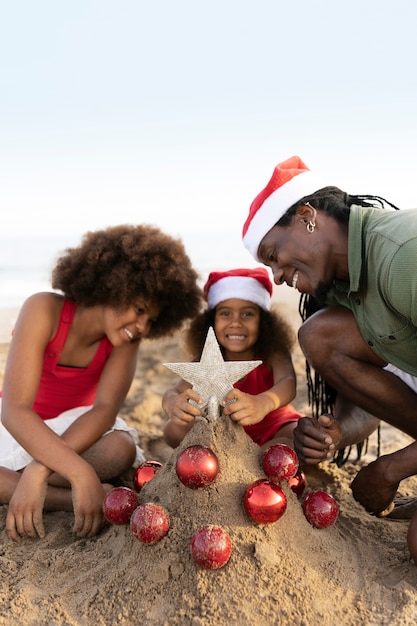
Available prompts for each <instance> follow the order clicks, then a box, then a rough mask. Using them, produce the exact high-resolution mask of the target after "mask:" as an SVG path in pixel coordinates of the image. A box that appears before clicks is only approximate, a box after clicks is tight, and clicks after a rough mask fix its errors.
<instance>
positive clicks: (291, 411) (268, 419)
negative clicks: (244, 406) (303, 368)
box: [233, 363, 302, 446]
mask: <svg viewBox="0 0 417 626" xmlns="http://www.w3.org/2000/svg"><path fill="white" fill-rule="evenodd" d="M273 386H274V376H273V374H272V372H271V370H270V369H269V367H267V365H265V364H264V363H261V365H258V367H256V368H255V369H254V370H252V371H251V372H249V374H246V376H245V378H243V379H242V380H239V381H238V382H237V383H235V384H234V385H233V387H235V388H236V389H240V391H243V392H245V393H250V394H252V395H254V396H255V395H257V394H258V393H262V392H263V391H267V390H268V389H271V387H273ZM300 417H302V415H301V414H300V413H297V411H296V410H295V408H294V407H293V406H292V404H287V405H286V406H283V407H280V408H279V409H275V411H271V413H268V414H267V415H265V417H264V418H263V420H261V421H260V422H258V423H257V424H252V425H251V426H244V427H243V428H244V429H245V432H246V433H247V434H248V435H249V437H250V438H251V439H252V440H253V441H254V442H255V443H257V444H258V445H259V446H262V445H263V444H264V443H266V442H267V441H269V440H270V439H272V437H274V436H275V435H276V433H277V432H278V430H279V429H280V428H281V427H282V426H284V424H288V423H289V422H297V421H298V420H299V419H300Z"/></svg>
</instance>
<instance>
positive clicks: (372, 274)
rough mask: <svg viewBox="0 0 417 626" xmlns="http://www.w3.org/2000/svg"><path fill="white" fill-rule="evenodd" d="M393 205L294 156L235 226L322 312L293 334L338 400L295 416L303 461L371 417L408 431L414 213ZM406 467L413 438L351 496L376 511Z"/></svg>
mask: <svg viewBox="0 0 417 626" xmlns="http://www.w3.org/2000/svg"><path fill="white" fill-rule="evenodd" d="M395 208H396V207H394V206H393V205H392V204H390V203H388V202H387V201H386V200H384V199H383V198H380V197H378V196H369V195H362V196H353V195H349V194H347V193H345V192H344V191H342V190H341V189H339V188H338V187H334V186H329V185H328V183H326V182H323V181H322V180H320V179H319V178H318V177H316V175H315V174H314V173H313V172H312V171H310V170H309V169H308V167H307V166H306V165H305V164H304V163H303V161H302V160H301V159H300V158H299V157H297V156H294V157H291V158H290V159H288V160H287V161H284V162H283V163H280V164H279V165H278V166H277V167H276V168H275V169H274V172H273V174H272V177H271V179H270V181H269V182H268V184H267V186H266V187H265V188H264V189H263V190H262V191H261V193H260V194H259V195H258V196H257V197H256V198H255V200H254V201H253V202H252V204H251V207H250V211H249V215H248V218H247V220H246V222H245V224H244V227H243V242H244V245H245V247H246V248H247V249H248V251H249V252H250V253H251V254H252V256H253V257H254V258H255V259H256V260H257V261H260V262H262V263H264V264H265V265H267V266H269V267H270V268H271V270H272V272H273V275H274V281H275V282H276V283H277V284H278V285H280V284H282V283H284V282H285V283H287V284H288V285H290V286H292V287H293V288H294V289H297V290H298V291H299V292H300V294H302V295H303V297H304V298H308V299H309V298H310V297H313V298H314V299H315V301H316V303H317V308H319V309H320V310H318V311H316V312H315V313H314V314H313V315H312V316H310V317H309V318H308V319H307V320H306V321H305V322H304V323H303V324H302V326H301V328H300V331H299V341H300V345H301V347H302V349H303V351H304V353H305V355H306V358H307V360H308V362H309V363H310V365H311V366H312V367H313V368H314V370H315V371H316V373H318V374H320V375H321V376H322V377H323V379H324V380H325V381H326V382H327V383H328V384H329V385H330V386H331V387H332V388H333V389H334V390H336V393H337V398H336V403H335V411H334V417H333V416H330V415H323V416H319V417H318V419H310V418H304V419H302V420H300V422H299V425H298V427H297V429H296V431H295V433H294V436H295V438H296V449H297V452H298V454H299V456H300V458H301V460H302V461H304V462H306V463H311V464H314V463H319V462H320V461H321V460H324V459H326V458H331V457H332V455H333V453H334V451H335V450H336V449H339V448H341V447H343V446H346V445H351V444H352V443H357V442H359V441H361V440H363V439H364V438H365V437H366V436H367V435H368V434H369V432H371V431H372V430H373V429H374V428H375V427H376V425H377V423H378V421H377V420H378V419H380V420H384V421H386V422H388V423H390V424H392V425H393V426H395V427H397V428H399V429H401V430H402V431H404V432H405V433H407V434H408V435H410V436H412V437H413V438H417V279H416V268H417V210H407V211H397V210H394V209H395ZM381 209H386V210H381ZM348 401H349V402H348ZM352 405H355V406H357V407H360V409H361V410H359V411H358V410H352V411H350V410H347V409H348V407H349V408H350V409H352V408H353V406H352ZM414 474H417V442H416V443H413V444H411V445H410V446H408V447H406V448H404V449H402V450H399V451H398V452H396V453H394V454H390V455H386V456H382V457H379V458H378V459H377V460H376V461H374V462H373V463H371V464H370V465H368V466H367V467H365V468H364V469H362V470H361V471H360V472H359V473H358V475H357V477H356V478H355V480H354V481H353V483H352V490H353V495H354V497H355V499H357V500H358V501H359V502H360V503H361V504H362V505H363V506H364V507H365V508H366V509H367V510H369V511H372V512H374V513H377V514H381V512H382V511H383V510H385V509H387V507H390V508H392V502H393V500H394V496H395V494H396V491H397V488H398V485H399V483H400V481H401V480H402V479H404V478H406V477H408V476H411V475H414ZM416 515H417V513H416ZM413 519H414V522H412V524H413V523H414V525H415V531H414V536H415V537H416V539H415V554H413V552H412V554H413V556H414V557H415V555H417V517H416V516H414V518H413ZM410 528H411V526H410ZM409 534H410V533H409Z"/></svg>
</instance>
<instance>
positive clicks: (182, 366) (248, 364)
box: [164, 327, 262, 409]
mask: <svg viewBox="0 0 417 626" xmlns="http://www.w3.org/2000/svg"><path fill="white" fill-rule="evenodd" d="M261 363H262V361H225V360H224V359H223V356H222V353H221V351H220V346H219V344H218V342H217V339H216V335H215V333H214V330H213V328H212V327H210V328H209V330H208V333H207V338H206V342H205V344H204V348H203V352H202V354H201V360H200V361H197V362H195V363H164V365H165V367H167V368H168V369H170V370H171V371H172V372H175V373H176V374H178V375H179V376H181V378H183V379H184V380H186V381H187V382H189V383H191V385H192V386H193V389H194V390H195V391H196V392H197V393H198V394H199V396H200V397H201V399H202V403H201V404H200V405H199V406H200V408H202V409H203V408H205V407H207V405H208V403H209V400H210V399H213V396H214V398H215V400H216V402H217V405H218V406H219V405H220V404H221V403H222V401H223V399H224V397H225V395H226V394H227V393H228V392H229V391H230V390H231V389H233V383H235V382H237V381H238V380H240V379H241V378H243V377H244V376H246V374H248V373H249V372H251V371H252V370H253V369H255V368H256V367H258V365H260V364H261ZM210 402H211V400H210Z"/></svg>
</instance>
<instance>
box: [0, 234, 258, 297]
mask: <svg viewBox="0 0 417 626" xmlns="http://www.w3.org/2000/svg"><path fill="white" fill-rule="evenodd" d="M174 236H175V235H174ZM181 239H182V241H183V243H184V246H185V249H186V251H187V254H188V255H189V257H190V259H191V261H192V263H193V265H194V267H195V269H196V270H197V272H198V273H199V274H200V276H201V282H204V281H205V280H206V278H207V275H208V273H209V272H210V271H212V270H224V269H230V268H232V267H254V266H255V265H256V263H255V262H254V261H253V259H252V258H251V257H250V255H249V253H248V252H247V251H246V250H245V248H244V247H243V244H242V242H241V240H240V237H239V233H230V232H216V233H204V235H203V236H202V234H201V233H198V234H193V233H186V234H184V235H183V236H181ZM80 240H81V237H80V236H71V237H69V236H68V237H33V238H27V237H25V238H23V237H22V238H19V237H8V238H2V237H1V236H0V286H1V288H0V309H11V308H20V306H21V305H22V304H23V302H24V300H25V299H26V298H27V297H28V296H30V295H31V294H32V293H36V292H38V291H49V290H50V289H51V286H50V276H51V271H52V268H53V266H54V264H55V261H56V258H57V257H58V256H59V255H60V254H62V252H63V251H64V250H65V249H66V248H67V247H72V246H74V245H78V244H79V242H80Z"/></svg>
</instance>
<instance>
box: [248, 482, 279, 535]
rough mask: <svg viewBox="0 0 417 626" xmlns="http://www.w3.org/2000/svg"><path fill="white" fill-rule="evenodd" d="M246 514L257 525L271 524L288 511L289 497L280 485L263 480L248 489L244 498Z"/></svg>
mask: <svg viewBox="0 0 417 626" xmlns="http://www.w3.org/2000/svg"><path fill="white" fill-rule="evenodd" d="M243 504H244V507H245V510H246V513H247V514H248V515H249V517H250V518H251V519H252V520H253V521H254V522H256V523H257V524H271V523H272V522H276V521H277V520H279V519H280V517H282V516H283V515H284V513H285V511H286V509H287V497H286V495H285V493H284V492H283V490H282V489H281V487H280V485H278V484H277V483H274V482H273V481H270V480H266V479H264V478H261V479H259V480H256V481H255V482H253V483H252V484H251V485H249V487H247V489H246V491H245V494H244V496H243Z"/></svg>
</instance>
